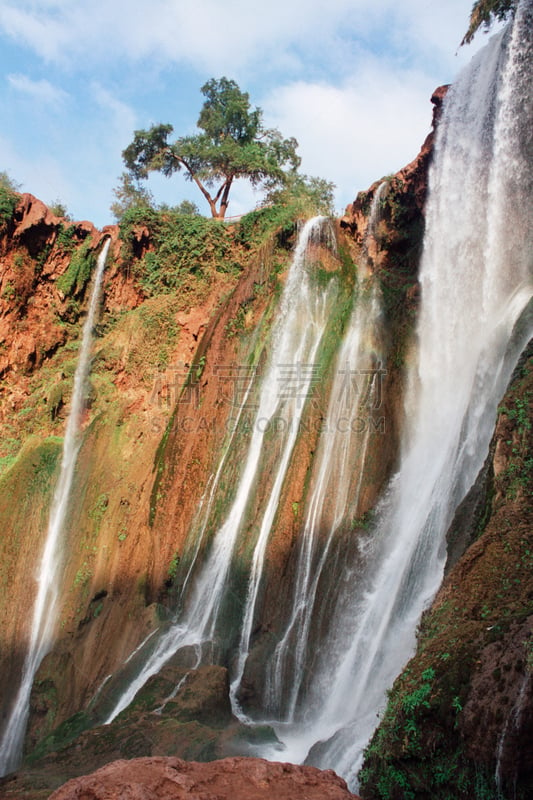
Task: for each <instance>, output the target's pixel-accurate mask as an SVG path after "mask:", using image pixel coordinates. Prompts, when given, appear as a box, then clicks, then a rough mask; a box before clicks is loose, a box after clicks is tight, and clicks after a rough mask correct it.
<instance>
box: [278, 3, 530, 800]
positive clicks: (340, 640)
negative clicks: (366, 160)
mask: <svg viewBox="0 0 533 800" xmlns="http://www.w3.org/2000/svg"><path fill="white" fill-rule="evenodd" d="M532 5H533V4H532V2H531V0H525V1H524V0H522V2H521V3H520V4H519V6H518V9H517V12H516V15H515V19H514V21H513V23H512V24H510V25H509V26H508V27H507V28H506V29H505V31H504V32H502V33H501V34H500V35H498V36H496V37H494V38H493V39H492V40H491V41H490V43H489V44H488V45H487V47H486V48H485V49H484V50H483V51H481V52H480V53H479V54H478V55H477V56H476V57H475V59H474V60H473V62H472V64H471V65H470V67H469V68H467V70H465V71H464V72H463V73H462V74H461V76H460V77H459V79H458V80H457V82H456V83H455V84H454V85H453V86H452V88H451V89H450V90H449V93H448V96H447V97H446V100H445V103H444V112H443V117H442V120H441V122H440V125H439V130H438V134H437V141H436V146H435V157H434V164H433V167H432V170H431V174H430V183H429V197H428V203H427V213H426V235H425V241H424V252H423V258H422V264H421V273H420V281H421V287H422V301H421V311H420V317H419V324H418V331H417V333H418V364H417V368H416V370H413V371H411V373H410V377H409V384H410V385H409V389H408V392H407V397H406V407H405V414H406V433H405V441H404V443H403V446H402V457H401V466H400V469H399V472H398V474H397V475H396V477H395V478H394V479H393V481H392V482H391V486H390V487H389V491H388V493H387V495H386V497H385V498H384V500H383V502H382V503H381V507H380V509H378V512H379V513H378V520H377V522H376V525H375V530H374V532H373V538H372V540H371V543H370V545H367V546H366V551H365V553H364V572H363V573H361V572H360V565H358V567H357V571H356V569H355V568H354V570H353V574H351V573H350V570H349V569H348V570H347V572H346V574H345V575H344V576H339V579H338V582H339V585H340V586H349V590H348V592H344V594H342V593H340V596H339V599H338V610H337V613H336V614H335V615H334V618H333V619H334V621H333V623H332V625H331V627H330V630H329V632H328V633H327V634H326V636H325V637H324V639H323V641H322V642H321V646H320V653H321V659H320V661H319V663H318V666H317V667H316V669H315V672H314V674H313V675H312V677H311V681H310V683H311V685H310V688H309V689H308V691H307V693H306V697H305V704H306V707H305V710H304V713H303V715H302V721H301V722H299V723H296V724H295V725H294V726H292V727H289V729H288V730H287V729H284V728H283V726H281V727H280V728H279V730H278V729H277V728H276V730H277V732H278V736H279V737H280V738H281V739H282V740H283V741H284V743H285V745H286V749H285V751H284V753H283V757H284V758H287V759H289V760H295V761H298V760H302V759H303V758H306V754H307V760H308V761H309V762H310V763H313V764H316V765H318V766H321V767H328V768H332V769H334V770H336V771H337V772H338V773H339V774H340V775H342V776H344V777H345V778H346V779H347V780H348V781H349V783H350V784H351V786H353V787H354V788H355V787H356V786H357V778H356V775H357V772H358V770H359V768H360V765H361V762H362V752H363V749H364V747H365V745H366V743H367V742H368V739H369V737H370V736H371V734H372V732H373V729H374V727H375V725H376V722H377V717H376V712H377V711H379V709H380V708H382V707H383V705H384V702H385V693H386V689H387V688H388V687H390V686H391V684H392V682H393V680H394V678H395V677H396V675H397V674H398V673H399V672H400V670H401V668H402V667H403V665H404V664H405V662H406V660H407V659H408V658H409V656H410V655H411V654H412V653H413V650H414V647H415V630H416V626H417V624H418V621H419V619H420V616H421V614H422V611H423V610H424V608H426V607H427V605H428V604H429V602H430V601H431V599H432V598H433V596H434V594H435V592H436V591H437V589H438V587H439V585H440V582H441V580H442V574H443V569H444V563H445V557H446V553H445V551H446V547H445V536H446V531H447V529H448V526H449V524H450V522H451V519H452V517H453V513H454V510H455V508H456V507H457V505H458V504H459V502H460V501H461V500H462V498H463V497H464V496H465V494H466V492H467V491H468V489H469V488H470V486H471V485H472V483H473V482H474V480H475V478H476V476H477V474H478V472H479V470H480V468H481V466H482V464H483V462H484V460H485V457H486V454H487V452H488V446H489V442H490V438H491V435H492V431H493V429H494V423H495V419H496V412H497V404H498V401H499V400H500V398H501V396H502V394H503V392H504V390H505V388H506V386H507V384H508V382H509V379H510V376H511V374H512V370H513V367H514V365H515V363H516V360H517V358H518V355H519V353H520V351H521V350H522V348H523V346H524V345H525V343H526V342H527V340H528V339H529V337H530V336H531V334H532V328H533V326H532V323H531V317H530V314H529V312H528V304H529V301H530V299H531V296H532V292H533V289H532V276H531V268H532V264H531V252H532V248H531V233H530V218H529V209H530V202H531V197H530V192H531V186H532V183H533V181H532V177H533V176H532V170H533V167H532V165H531V162H530V160H529V159H528V149H527V141H528V138H527V137H528V131H529V130H530V125H531V97H532V96H533V93H532V91H531V75H530V64H531V61H532V59H531V55H532V52H531V51H532V33H533V9H532ZM343 578H344V580H343ZM266 755H273V757H276V758H279V757H280V752H279V750H277V751H275V752H272V753H267V754H266Z"/></svg>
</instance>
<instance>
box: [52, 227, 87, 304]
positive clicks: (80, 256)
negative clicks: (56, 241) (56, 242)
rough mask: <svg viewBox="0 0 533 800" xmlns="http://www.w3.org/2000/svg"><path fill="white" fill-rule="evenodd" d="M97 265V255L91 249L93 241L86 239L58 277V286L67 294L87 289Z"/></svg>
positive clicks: (78, 292)
mask: <svg viewBox="0 0 533 800" xmlns="http://www.w3.org/2000/svg"><path fill="white" fill-rule="evenodd" d="M66 236H67V234H66V233H65V237H66ZM95 265H96V257H95V255H94V253H93V252H92V251H91V241H90V240H89V241H85V242H84V243H83V244H82V245H81V247H79V248H78V249H77V250H75V251H74V253H73V255H72V258H71V259H70V264H69V266H68V269H67V271H66V272H65V273H64V274H63V275H61V277H59V278H58V279H57V288H58V289H59V290H60V291H61V292H63V294H65V295H77V294H80V293H81V292H82V291H83V290H84V289H85V286H86V284H87V282H88V281H89V279H90V277H91V274H92V272H93V270H94V267H95Z"/></svg>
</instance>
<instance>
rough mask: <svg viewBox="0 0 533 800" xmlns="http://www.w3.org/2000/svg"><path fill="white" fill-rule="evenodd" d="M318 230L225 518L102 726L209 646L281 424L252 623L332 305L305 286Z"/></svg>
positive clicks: (275, 336) (293, 293)
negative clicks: (183, 599) (184, 652)
mask: <svg viewBox="0 0 533 800" xmlns="http://www.w3.org/2000/svg"><path fill="white" fill-rule="evenodd" d="M324 226H326V230H329V226H330V223H329V221H328V220H326V219H325V218H323V217H315V218H313V219H311V220H309V221H308V222H306V223H305V225H304V227H303V229H302V231H301V232H300V236H299V240H298V244H297V247H296V250H295V253H294V257H293V260H292V264H291V268H290V270H289V275H288V277H287V283H286V285H285V288H284V291H283V295H282V299H281V304H280V310H279V315H278V317H277V320H276V323H275V325H274V329H273V332H272V341H271V352H270V357H269V364H268V367H267V370H266V374H265V375H264V377H263V379H262V382H261V389H260V394H259V401H258V408H257V412H256V415H255V421H254V425H253V430H252V433H251V438H250V443H249V446H248V451H247V455H246V458H245V461H244V466H243V470H242V473H241V476H240V479H239V483H238V486H237V490H236V494H235V499H234V500H233V503H232V506H231V508H230V510H229V513H228V516H227V517H226V520H225V522H224V523H223V524H222V526H221V527H220V528H219V530H218V531H217V533H216V535H215V537H214V540H213V544H212V547H211V550H210V552H209V554H208V556H207V558H206V561H205V563H204V564H203V565H202V568H201V570H200V572H199V574H198V576H197V578H196V580H195V582H194V586H193V587H192V590H191V594H190V597H189V600H188V604H187V605H186V608H185V610H184V611H183V613H182V614H180V617H179V618H178V620H177V621H176V623H175V624H173V625H172V626H171V627H170V628H169V630H167V631H166V632H165V633H164V634H163V635H162V636H161V637H160V638H159V640H158V642H157V645H156V647H155V648H154V649H153V650H152V652H151V653H150V654H149V656H148V658H147V659H145V662H144V664H143V665H142V667H141V668H140V670H139V672H138V674H137V676H136V677H135V679H134V680H133V681H131V683H130V684H129V686H128V687H127V689H126V691H125V692H124V693H123V694H122V696H121V697H120V698H119V700H118V702H117V703H116V705H115V706H114V708H113V710H112V711H111V713H110V714H109V715H108V717H107V719H106V723H109V722H111V721H112V720H113V719H114V718H115V717H116V716H117V714H119V713H120V712H121V711H122V710H123V709H124V708H126V707H127V706H128V705H129V704H130V703H131V701H132V700H133V698H134V697H135V695H136V693H137V692H138V691H139V689H140V688H141V687H142V686H143V685H144V684H145V683H146V681H147V680H148V678H150V677H151V676H152V675H154V674H156V673H157V672H159V670H160V669H161V668H162V667H163V666H164V665H165V664H166V662H167V661H168V660H169V659H170V658H171V657H172V656H173V655H174V654H175V653H176V652H177V651H178V650H179V649H181V648H183V647H186V646H190V645H195V646H198V645H199V644H200V645H204V644H207V643H212V642H213V641H214V640H215V638H216V634H217V623H218V620H219V616H220V610H221V606H222V602H223V596H224V593H225V590H226V589H227V582H228V576H229V574H230V571H231V567H232V561H233V557H234V553H235V548H236V546H237V543H238V540H239V535H240V533H241V532H242V527H243V524H244V522H245V520H246V513H247V510H248V508H249V503H250V499H251V497H252V496H253V494H254V492H255V491H256V489H257V480H258V474H259V469H260V464H261V458H262V456H263V449H264V447H263V446H264V440H265V434H266V433H267V431H268V430H269V428H270V426H271V424H272V423H274V422H276V420H282V421H283V425H282V430H281V433H280V444H279V448H278V449H279V458H278V461H277V464H276V468H275V475H274V480H273V484H272V486H271V488H270V491H269V493H268V496H267V499H266V505H265V508H264V510H263V512H262V516H261V522H260V530H259V534H258V544H257V546H256V549H255V553H256V555H255V558H254V565H253V567H252V570H253V571H252V578H251V582H250V587H251V588H250V591H249V595H248V600H247V605H246V608H245V623H244V628H243V630H244V631H245V630H246V629H247V626H248V625H249V624H250V623H249V622H248V620H249V618H250V612H249V611H248V609H250V608H251V609H252V612H251V615H252V616H253V605H254V603H255V597H256V592H257V588H256V587H257V585H258V581H259V579H260V574H261V564H260V560H261V558H262V554H264V546H265V545H264V543H265V541H266V539H267V537H268V533H269V531H270V527H271V525H272V521H273V518H274V514H275V512H276V509H277V504H278V499H279V494H280V491H281V486H282V483H283V479H284V476H285V474H286V470H287V466H288V463H289V460H290V456H291V453H292V450H293V447H294V442H295V440H296V436H297V433H298V428H299V420H300V418H301V415H302V413H303V407H304V400H305V397H306V396H307V393H308V390H309V386H310V382H311V378H312V370H310V369H309V367H310V366H312V364H313V362H314V359H315V356H316V353H317V350H318V346H319V344H320V340H321V338H322V335H323V332H324V330H325V327H326V324H327V319H328V311H329V306H330V303H331V301H332V292H331V284H330V285H329V286H328V288H326V289H324V290H320V289H318V288H316V287H313V285H312V278H311V275H310V274H309V269H308V267H307V260H306V254H307V251H308V248H309V246H310V245H312V244H316V243H318V242H319V241H320V238H321V236H322V231H323V229H324ZM302 365H304V367H305V369H303V370H300V373H301V375H300V376H299V377H300V378H301V379H300V380H299V381H298V384H299V385H298V391H297V394H296V395H292V396H291V394H290V393H289V395H288V396H284V394H283V392H281V393H280V388H279V383H280V381H279V370H280V367H285V368H290V369H296V370H298V369H299V368H300V367H301V366H302ZM242 641H244V638H243V637H241V642H242Z"/></svg>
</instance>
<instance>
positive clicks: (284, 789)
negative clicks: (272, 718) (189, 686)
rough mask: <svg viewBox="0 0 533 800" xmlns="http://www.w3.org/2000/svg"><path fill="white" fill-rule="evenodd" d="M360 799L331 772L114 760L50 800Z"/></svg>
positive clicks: (236, 762) (241, 762) (255, 762)
mask: <svg viewBox="0 0 533 800" xmlns="http://www.w3.org/2000/svg"><path fill="white" fill-rule="evenodd" d="M122 798H128V800H186V799H187V800H357V796H356V795H354V794H352V793H351V792H349V791H348V788H347V786H346V784H345V782H344V781H343V780H342V779H341V778H339V777H338V776H337V775H336V774H335V773H334V772H332V771H331V770H326V771H321V770H319V769H316V768H315V767H302V766H296V765H294V764H278V763H273V762H269V761H264V760H263V759H258V758H226V759H223V760H222V761H212V762H211V763H209V764H200V763H198V762H194V761H189V762H187V761H181V760H180V759H179V758H139V759H135V760H133V761H114V762H113V763H112V764H108V765H107V766H105V767H103V768H102V769H100V770H98V771H97V772H94V773H93V774H92V775H87V776H85V777H83V778H75V779H74V780H71V781H69V782H68V783H66V784H65V785H64V786H62V787H61V788H60V789H57V791H55V792H54V793H53V794H52V795H51V796H50V800H121V799H122Z"/></svg>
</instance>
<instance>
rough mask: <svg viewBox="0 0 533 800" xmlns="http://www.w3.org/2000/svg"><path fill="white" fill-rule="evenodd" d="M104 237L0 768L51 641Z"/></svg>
mask: <svg viewBox="0 0 533 800" xmlns="http://www.w3.org/2000/svg"><path fill="white" fill-rule="evenodd" d="M110 241H111V240H110V239H109V238H107V239H106V241H105V242H104V245H103V247H102V250H101V252H100V254H99V256H98V260H97V264H96V270H95V275H94V281H93V287H92V292H91V298H90V301H89V308H88V311H87V317H86V318H85V322H84V325H83V333H82V340H81V345H80V351H79V353H80V354H79V359H78V364H77V367H76V372H75V375H74V386H73V390H72V400H71V407H70V413H69V416H68V420H67V425H66V429H65V436H64V439H63V452H62V457H61V468H60V472H59V478H58V481H57V484H56V488H55V491H54V496H53V500H52V506H51V510H50V517H49V522H48V531H47V534H46V540H45V545H44V550H43V554H42V557H41V562H40V564H39V568H38V572H37V596H36V599H35V605H34V608H33V618H32V623H31V631H30V641H29V645H28V652H27V654H26V658H25V661H24V666H23V672H22V680H21V684H20V687H19V690H18V693H17V696H16V698H15V700H14V703H13V707H12V711H11V714H10V717H9V720H8V722H7V723H6V727H5V729H4V735H3V738H2V742H1V743H0V774H2V775H3V774H5V773H7V772H9V771H11V770H13V769H15V768H16V767H17V766H18V764H19V762H20V759H21V756H22V748H23V744H24V735H25V732H26V725H27V722H28V715H29V704H30V693H31V688H32V685H33V679H34V677H35V674H36V672H37V670H38V669H39V665H40V663H41V661H42V660H43V658H44V656H45V655H46V654H47V653H48V651H49V650H50V647H51V646H52V643H53V638H54V631H55V625H56V615H57V609H58V602H59V598H60V595H61V585H60V584H61V570H62V567H63V557H62V538H61V537H62V533H63V528H64V523H65V519H66V515H67V511H68V502H69V497H70V490H71V487H72V480H73V477H74V467H75V464H76V458H77V455H78V450H79V447H80V444H81V439H80V437H79V435H78V434H79V425H80V418H81V414H82V412H83V405H84V401H85V389H86V384H87V377H88V375H89V369H90V365H91V344H92V336H93V328H94V324H95V320H96V316H97V311H98V304H99V300H100V290H101V286H102V279H103V275H104V268H105V262H106V258H107V253H108V250H109V244H110Z"/></svg>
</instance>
